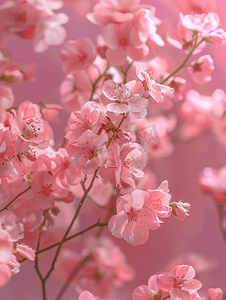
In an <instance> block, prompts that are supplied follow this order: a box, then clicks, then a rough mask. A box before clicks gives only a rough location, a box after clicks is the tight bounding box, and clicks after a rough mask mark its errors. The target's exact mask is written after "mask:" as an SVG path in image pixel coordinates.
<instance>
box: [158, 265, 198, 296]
mask: <svg viewBox="0 0 226 300" xmlns="http://www.w3.org/2000/svg"><path fill="white" fill-rule="evenodd" d="M194 277H195V270H194V269H193V267H192V266H187V265H179V266H176V267H175V268H173V269H172V270H171V272H170V273H159V274H158V277H157V283H158V285H159V287H160V288H161V289H162V290H163V291H166V292H169V293H170V296H171V298H172V300H178V299H182V300H190V297H191V294H193V293H194V292H196V291H197V290H199V289H200V288H201V287H202V284H201V282H200V281H199V280H197V279H193V278H194Z"/></svg>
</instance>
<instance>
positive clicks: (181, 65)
mask: <svg viewBox="0 0 226 300" xmlns="http://www.w3.org/2000/svg"><path fill="white" fill-rule="evenodd" d="M197 36H198V34H196V37H195V44H194V47H193V48H192V49H191V51H190V52H189V53H188V55H187V57H186V58H185V60H184V61H183V62H182V64H180V66H179V67H178V68H176V70H174V71H173V72H172V73H171V74H170V75H169V76H168V77H166V78H165V79H163V80H162V81H160V84H163V83H165V82H166V81H167V80H169V79H170V78H171V77H172V76H174V75H176V74H177V73H178V72H179V71H180V70H181V69H183V68H184V67H185V65H186V63H187V62H188V60H189V58H190V57H191V56H192V54H193V52H194V51H195V49H197V48H198V46H199V45H200V44H201V43H202V42H204V40H205V39H204V38H202V39H201V41H200V42H199V43H198V44H197Z"/></svg>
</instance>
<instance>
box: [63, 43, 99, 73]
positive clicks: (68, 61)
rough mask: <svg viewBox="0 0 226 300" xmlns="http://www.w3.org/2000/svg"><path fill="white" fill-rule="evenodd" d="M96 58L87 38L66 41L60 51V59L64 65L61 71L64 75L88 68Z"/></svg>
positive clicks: (94, 50)
mask: <svg viewBox="0 0 226 300" xmlns="http://www.w3.org/2000/svg"><path fill="white" fill-rule="evenodd" d="M95 58H96V49H95V47H94V45H93V43H92V41H91V40H90V39H88V38H79V39H77V40H76V41H68V42H67V43H66V44H65V45H64V46H63V48H62V49H61V54H60V59H61V60H62V62H63V63H64V66H63V70H64V72H65V73H66V74H73V73H76V72H77V71H81V70H83V69H86V68H88V67H89V66H90V65H91V64H92V63H93V62H94V60H95Z"/></svg>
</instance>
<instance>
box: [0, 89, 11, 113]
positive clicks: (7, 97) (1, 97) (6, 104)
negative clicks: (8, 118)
mask: <svg viewBox="0 0 226 300" xmlns="http://www.w3.org/2000/svg"><path fill="white" fill-rule="evenodd" d="M13 103H14V95H13V92H12V89H11V88H10V87H6V86H0V108H4V109H8V108H10V107H12V105H13Z"/></svg>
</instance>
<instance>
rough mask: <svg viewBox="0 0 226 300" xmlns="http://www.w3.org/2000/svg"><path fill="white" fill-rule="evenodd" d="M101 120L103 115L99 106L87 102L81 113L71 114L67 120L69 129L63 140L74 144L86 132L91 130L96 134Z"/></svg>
mask: <svg viewBox="0 0 226 300" xmlns="http://www.w3.org/2000/svg"><path fill="white" fill-rule="evenodd" d="M103 119H104V115H103V112H102V110H101V109H100V106H99V105H98V104H97V103H96V102H93V101H89V102H87V103H85V105H84V106H83V108H82V110H81V111H75V112H73V113H71V115H70V117H69V120H68V124H69V126H70V129H69V131H67V133H66V135H65V138H66V139H69V140H70V142H72V143H74V142H77V141H78V139H79V138H80V136H82V134H83V133H84V132H85V131H86V130H91V131H92V132H93V133H95V134H97V132H98V130H99V129H100V127H101V125H102V121H103Z"/></svg>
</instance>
